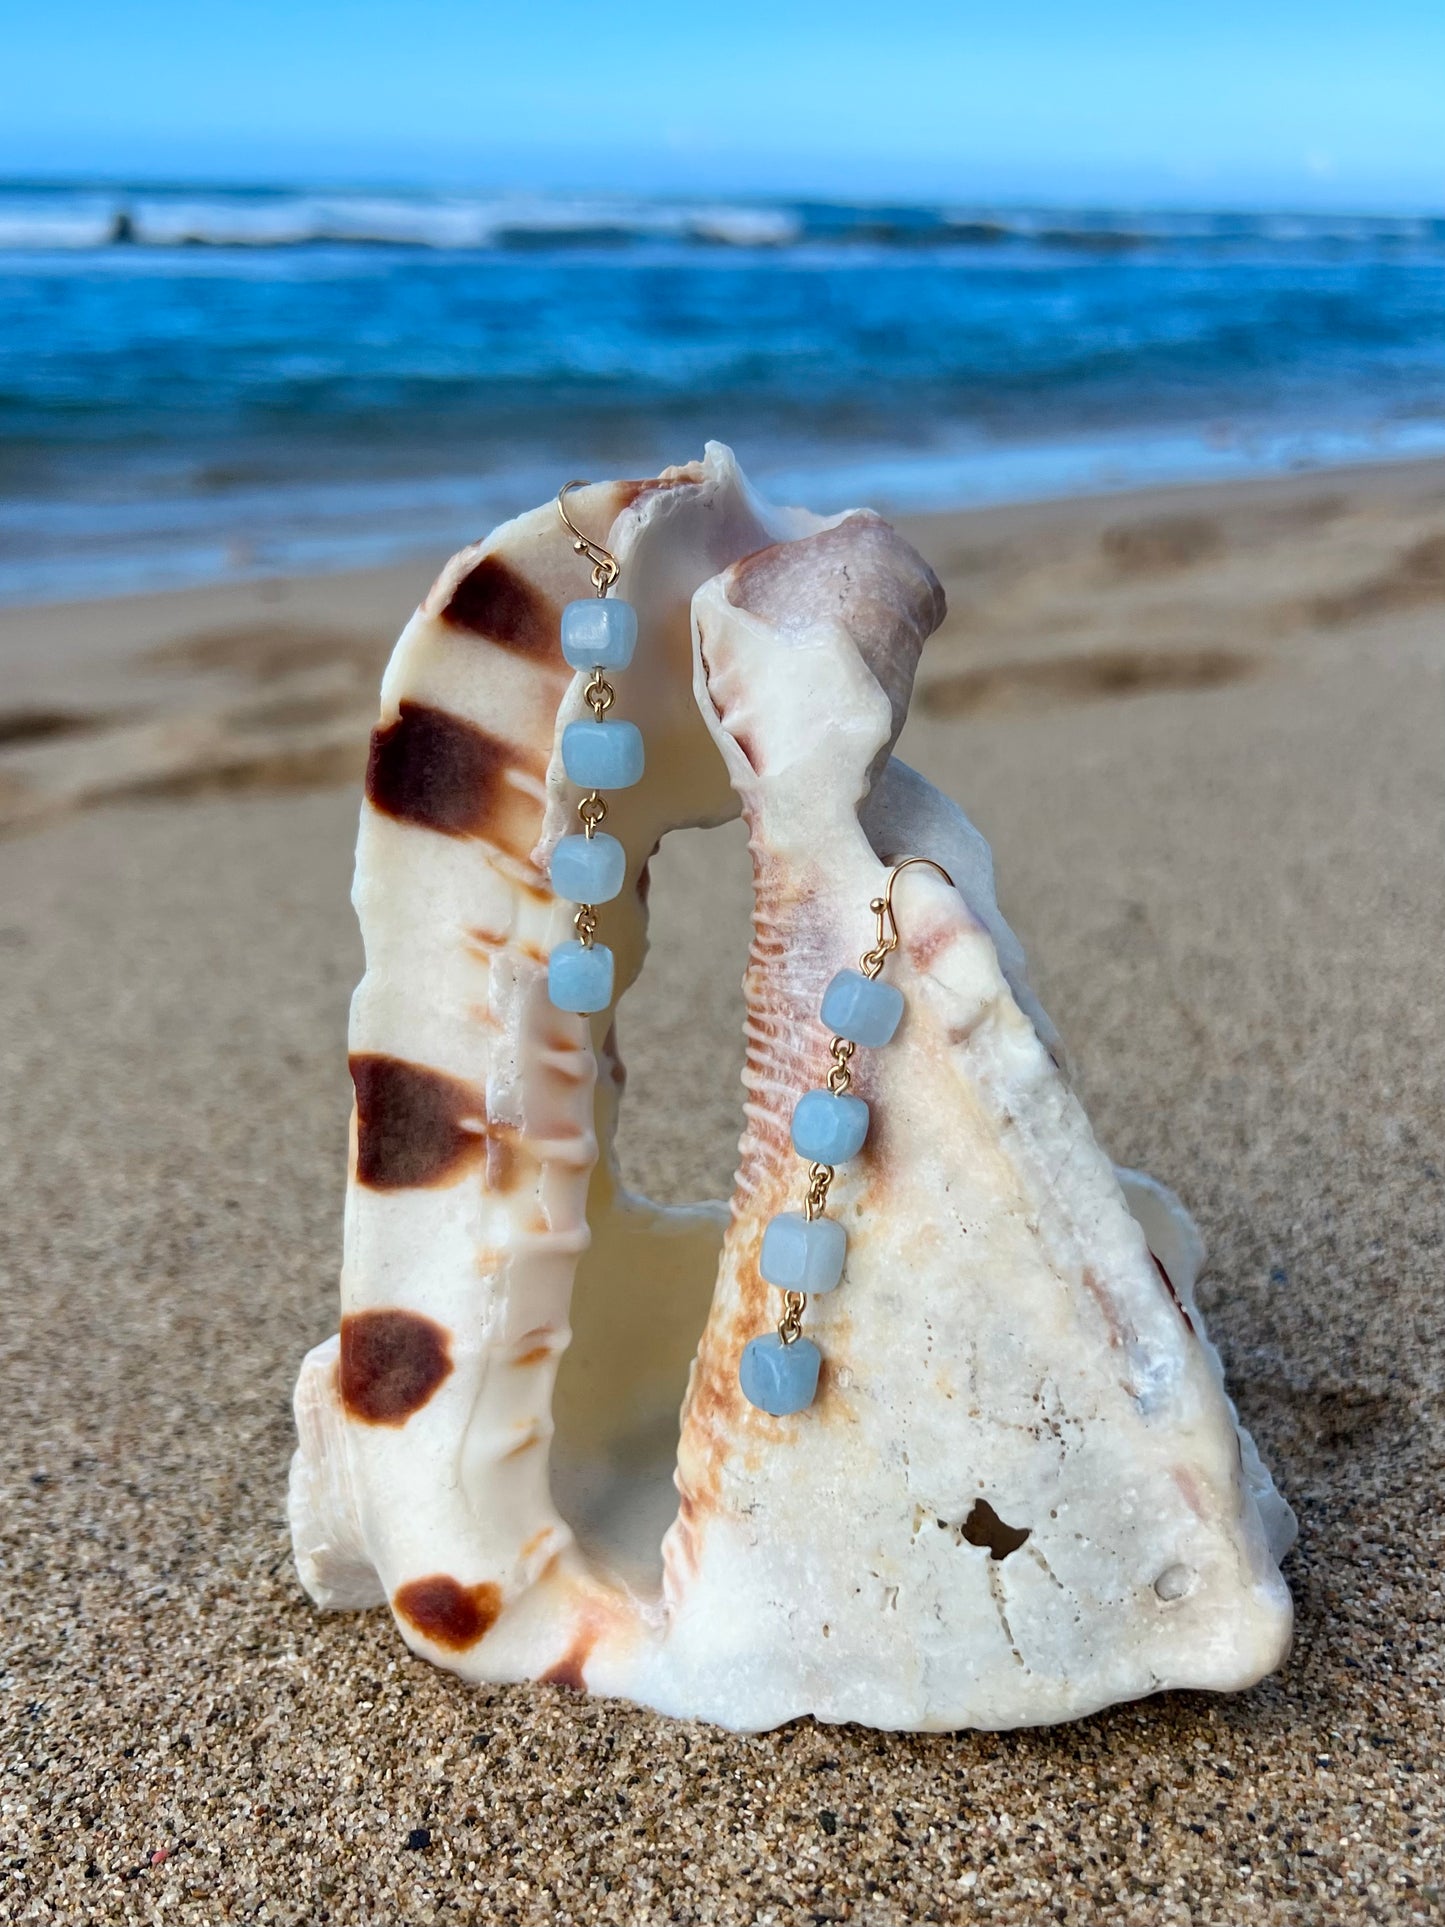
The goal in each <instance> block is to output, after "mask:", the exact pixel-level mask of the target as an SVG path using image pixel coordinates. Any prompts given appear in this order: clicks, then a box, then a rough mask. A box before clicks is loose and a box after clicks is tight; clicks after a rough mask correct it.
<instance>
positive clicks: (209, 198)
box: [0, 184, 1445, 255]
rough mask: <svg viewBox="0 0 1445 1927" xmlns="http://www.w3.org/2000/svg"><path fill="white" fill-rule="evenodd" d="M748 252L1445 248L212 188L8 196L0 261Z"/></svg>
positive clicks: (934, 208)
mask: <svg viewBox="0 0 1445 1927" xmlns="http://www.w3.org/2000/svg"><path fill="white" fill-rule="evenodd" d="M659 242H661V243H669V242H671V243H677V244H693V245H704V246H713V247H725V248H744V249H758V248H767V249H788V248H793V247H799V246H808V245H824V246H845V247H846V246H850V245H851V246H860V245H861V246H873V247H881V248H888V249H918V248H948V249H957V248H978V249H982V250H991V249H996V248H999V247H1006V246H1013V247H1018V246H1026V247H1030V248H1036V249H1043V250H1046V251H1059V252H1063V253H1070V254H1080V253H1084V254H1090V253H1092V254H1099V255H1108V254H1119V253H1124V252H1128V251H1130V250H1137V249H1145V248H1153V249H1166V250H1177V249H1183V250H1186V251H1187V250H1190V249H1195V248H1201V247H1203V248H1207V249H1219V248H1224V249H1229V248H1245V249H1249V248H1266V249H1269V250H1272V251H1280V250H1284V251H1290V250H1308V249H1311V248H1321V247H1324V248H1332V249H1340V248H1345V249H1357V250H1361V251H1366V252H1368V251H1372V250H1380V249H1385V250H1396V249H1400V248H1411V249H1420V250H1424V251H1426V252H1429V253H1432V254H1433V253H1438V252H1441V251H1442V250H1445V222H1442V221H1440V220H1436V219H1430V218H1427V217H1418V218H1417V217H1407V216H1399V217H1397V216H1387V215H1381V216H1363V215H1319V214H1307V215H1306V214H1301V215H1292V214H1256V213H1233V212H1215V213H1211V212H1202V213H1201V212H1194V213H1189V212H1186V213H1169V212H1166V213H1158V212H1148V211H1144V212H1140V211H1137V210H1118V209H1102V210H1097V211H1093V212H1065V211H1062V210H1059V209H1047V208H1043V209H1017V208H1011V209H999V208H992V207H987V206H947V205H932V204H918V205H908V206H892V207H889V206H868V205H854V204H831V203H826V202H795V203H775V202H766V201H741V200H740V201H728V202H715V203H699V202H673V201H666V200H649V199H642V198H634V199H624V198H604V197H596V198H585V197H568V196H521V195H510V196H509V195H493V196H488V195H467V194H420V193H413V194H407V193H394V194H383V193H373V194H363V193H359V192H354V191H349V192H337V193H320V192H310V191H295V192H290V191H283V190H273V191H267V192H261V191H255V190H239V189H238V190H203V189H192V190H186V189H172V190H160V189H126V188H88V189H65V188H53V189H40V188H16V187H12V188H7V187H5V186H4V185H3V184H0V251H6V252H10V253H21V254H23V253H40V252H56V251H66V250H71V251H87V250H95V249H103V248H120V247H127V246H130V247H141V248H181V247H213V248H252V249H280V248H296V247H307V246H313V247H314V246H321V245H330V246H341V247H396V248H425V249H432V250H438V251H451V252H468V251H486V250H507V249H537V248H542V249H548V248H565V247H567V246H569V245H575V246H598V245H603V244H611V245H623V246H625V245H628V244H637V245H642V244H649V243H652V244H655V243H659Z"/></svg>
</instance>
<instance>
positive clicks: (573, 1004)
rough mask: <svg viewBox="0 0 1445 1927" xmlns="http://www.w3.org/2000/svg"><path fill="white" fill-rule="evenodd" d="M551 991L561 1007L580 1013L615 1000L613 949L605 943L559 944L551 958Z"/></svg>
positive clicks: (591, 1011)
mask: <svg viewBox="0 0 1445 1927" xmlns="http://www.w3.org/2000/svg"><path fill="white" fill-rule="evenodd" d="M547 994H548V995H549V996H550V997H551V999H552V1002H553V1003H554V1004H555V1005H556V1006H557V1008H558V1010H572V1011H576V1012H577V1013H578V1014H579V1015H580V1016H584V1017H587V1016H591V1015H592V1014H593V1012H595V1011H599V1010H606V1008H607V1006H608V1005H609V1004H610V1003H611V1002H612V952H611V951H610V950H609V949H608V948H607V945H606V944H605V943H594V944H582V943H576V942H573V943H559V944H558V946H557V948H556V949H555V950H554V951H553V952H552V954H551V956H550V957H549V958H548V959H547Z"/></svg>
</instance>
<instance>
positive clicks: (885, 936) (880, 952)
mask: <svg viewBox="0 0 1445 1927" xmlns="http://www.w3.org/2000/svg"><path fill="white" fill-rule="evenodd" d="M915 863H922V864H924V865H926V866H927V868H928V869H930V870H936V871H937V872H938V874H939V875H940V876H941V877H942V878H943V880H944V882H945V883H946V884H947V885H948V887H949V889H950V890H952V889H955V888H957V886H956V884H955V883H954V881H953V878H952V877H951V876H950V875H949V874H948V872H947V870H945V869H944V867H943V865H942V864H941V863H935V862H934V860H933V858H932V857H931V856H905V857H902V858H900V859H899V861H898V862H897V863H895V864H894V866H893V868H892V869H891V870H890V871H889V872H888V881H887V883H886V884H885V885H884V889H883V894H882V896H881V897H874V899H873V901H872V902H871V903H870V904H869V906H868V908H869V909H870V910H871V911H872V912H873V914H874V916H875V917H876V918H877V919H878V933H877V936H876V938H875V939H874V943H873V948H872V949H871V950H870V951H868V952H867V953H866V954H865V955H864V956H863V957H861V958H860V959H859V961H860V963H861V965H862V968H863V973H864V975H865V976H868V977H876V976H877V975H878V973H879V971H880V970H881V969H882V968H883V963H884V959H885V958H887V957H888V956H890V955H891V954H892V952H893V951H895V950H896V949H897V948H898V916H897V913H896V911H895V910H894V908H893V886H894V884H895V883H896V882H897V881H898V879H899V877H900V876H901V875H902V874H903V872H904V871H905V870H907V869H909V868H910V867H911V866H912V865H913V864H915Z"/></svg>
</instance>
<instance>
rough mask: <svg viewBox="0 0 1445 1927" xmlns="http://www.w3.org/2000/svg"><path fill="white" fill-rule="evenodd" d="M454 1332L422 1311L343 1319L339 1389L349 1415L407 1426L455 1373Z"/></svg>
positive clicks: (363, 1314)
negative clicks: (453, 1366) (452, 1371)
mask: <svg viewBox="0 0 1445 1927" xmlns="http://www.w3.org/2000/svg"><path fill="white" fill-rule="evenodd" d="M451 1369H452V1352H451V1333H450V1332H448V1331H447V1330H446V1329H445V1327H444V1326H441V1325H438V1324H436V1323H435V1322H434V1321H433V1320H432V1319H430V1318H423V1317H422V1316H421V1314H420V1313H419V1312H414V1311H401V1310H382V1311H358V1312H352V1313H351V1314H350V1315H349V1316H347V1317H345V1318H343V1319H342V1321H341V1364H340V1368H339V1370H338V1373H337V1387H338V1390H339V1391H340V1394H341V1403H342V1406H343V1408H344V1410H345V1411H346V1413H347V1415H348V1417H350V1418H354V1419H359V1420H360V1421H361V1422H362V1423H363V1424H366V1425H405V1424H406V1421H407V1420H408V1419H409V1418H410V1417H411V1416H412V1414H413V1413H414V1412H419V1411H420V1410H421V1408H422V1407H423V1406H424V1405H425V1404H426V1403H427V1401H428V1399H430V1398H431V1396H432V1394H433V1393H434V1392H435V1391H436V1390H437V1388H438V1387H439V1386H440V1385H442V1384H443V1383H444V1381H445V1380H446V1379H447V1378H448V1377H449V1376H450V1375H451Z"/></svg>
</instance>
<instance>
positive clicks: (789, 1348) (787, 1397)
mask: <svg viewBox="0 0 1445 1927" xmlns="http://www.w3.org/2000/svg"><path fill="white" fill-rule="evenodd" d="M822 1362H823V1354H822V1353H821V1352H820V1351H819V1350H818V1347H817V1346H816V1345H815V1344H814V1343H813V1341H812V1339H811V1338H795V1339H794V1340H793V1342H792V1344H791V1345H785V1344H784V1343H783V1341H782V1339H781V1338H779V1336H778V1334H777V1333H776V1332H764V1333H763V1335H762V1337H761V1338H752V1339H749V1341H748V1343H747V1344H746V1345H745V1346H744V1347H743V1355H742V1359H741V1361H740V1362H739V1364H738V1383H739V1384H740V1385H741V1386H742V1388H743V1397H744V1398H745V1399H746V1400H747V1401H748V1403H749V1404H750V1405H756V1406H757V1408H758V1410H759V1411H760V1412H768V1413H770V1414H771V1415H772V1417H773V1418H787V1417H788V1416H789V1414H790V1413H792V1412H802V1411H806V1410H807V1408H808V1406H810V1405H811V1404H812V1402H813V1400H814V1398H815V1397H816V1396H817V1392H818V1368H819V1366H820V1365H821V1364H822Z"/></svg>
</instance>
